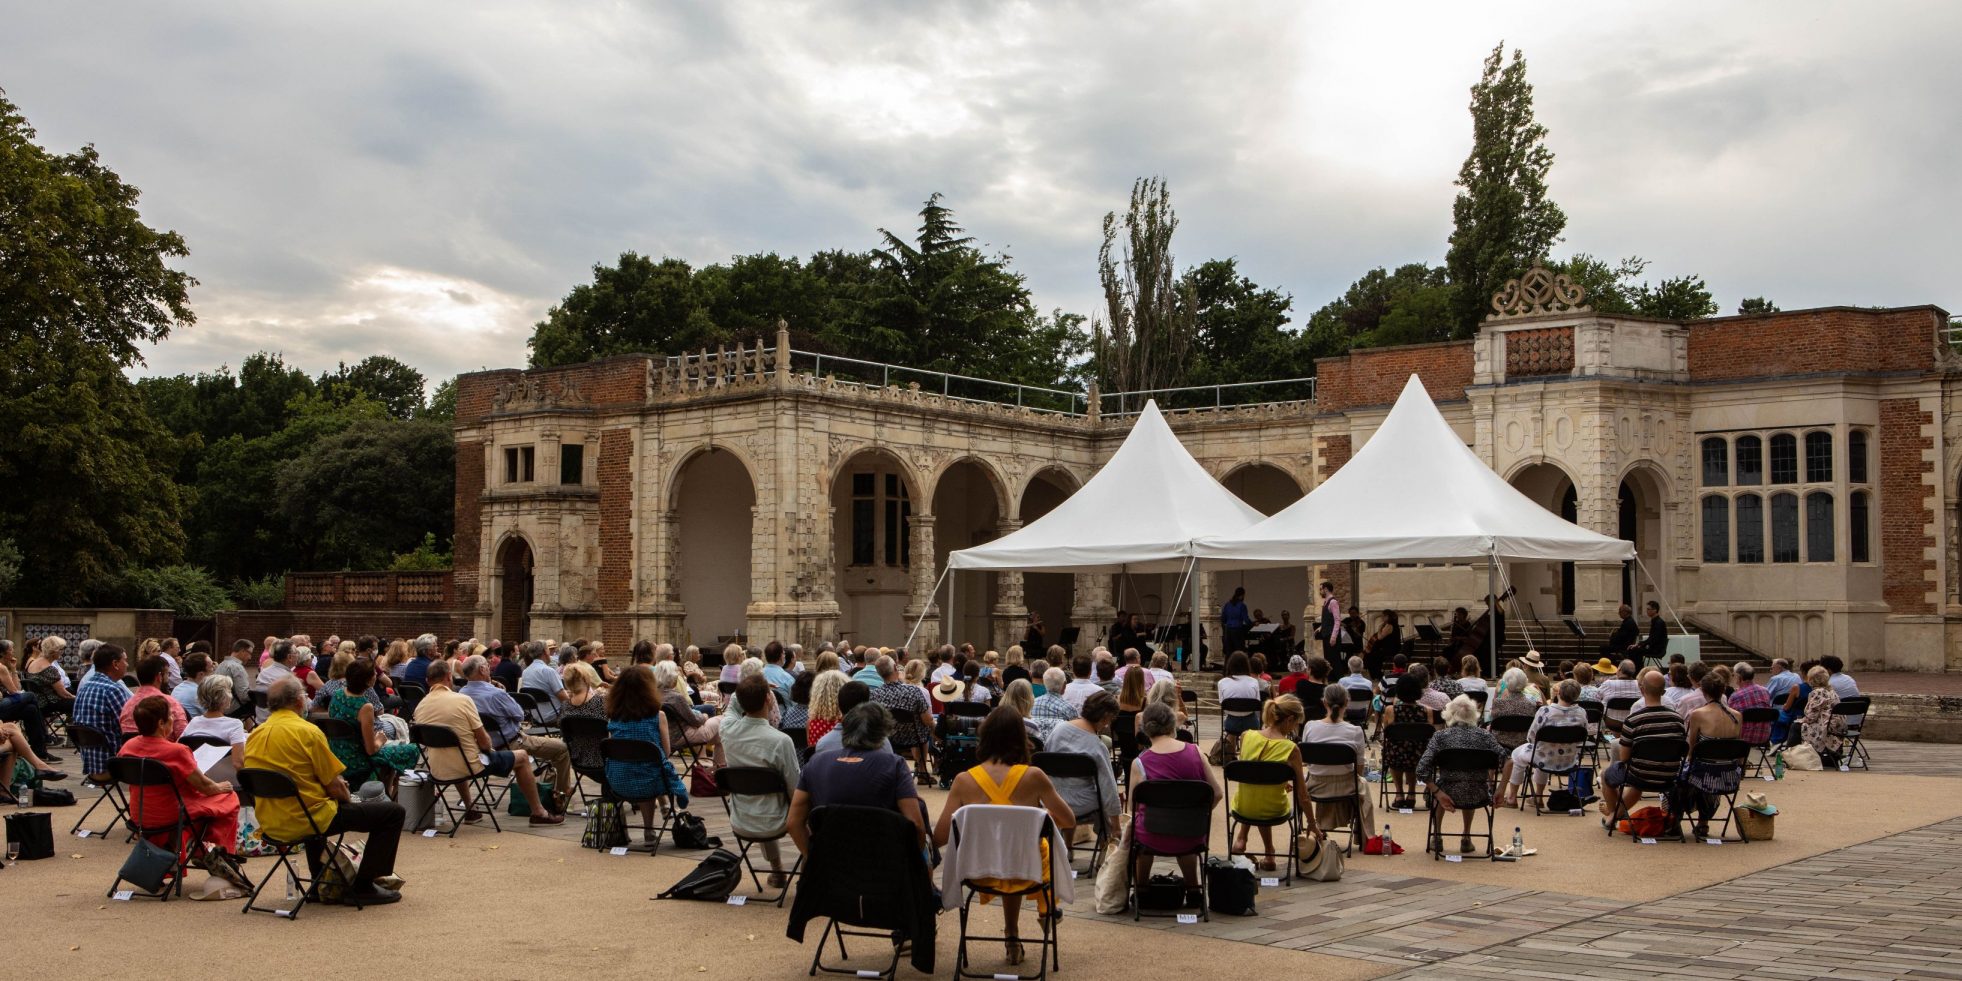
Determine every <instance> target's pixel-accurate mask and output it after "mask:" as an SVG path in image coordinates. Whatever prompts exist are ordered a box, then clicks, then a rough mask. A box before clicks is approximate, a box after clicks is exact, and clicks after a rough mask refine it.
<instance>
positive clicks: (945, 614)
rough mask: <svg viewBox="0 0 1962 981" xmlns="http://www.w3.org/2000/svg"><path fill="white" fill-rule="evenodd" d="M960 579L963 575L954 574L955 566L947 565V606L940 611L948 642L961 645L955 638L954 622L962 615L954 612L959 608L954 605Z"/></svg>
mask: <svg viewBox="0 0 1962 981" xmlns="http://www.w3.org/2000/svg"><path fill="white" fill-rule="evenodd" d="M960 581H961V577H959V576H957V575H954V567H953V566H948V567H947V608H946V609H945V610H942V611H940V622H941V623H942V624H945V625H946V628H947V643H949V644H954V645H955V646H959V644H960V642H959V641H957V640H955V639H954V624H955V623H956V622H957V621H958V620H959V619H960V617H959V616H958V615H957V614H955V613H954V611H955V610H956V609H958V607H956V606H955V605H954V587H955V586H958V585H960Z"/></svg>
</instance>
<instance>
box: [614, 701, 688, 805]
mask: <svg viewBox="0 0 1962 981" xmlns="http://www.w3.org/2000/svg"><path fill="white" fill-rule="evenodd" d="M606 735H607V737H608V738H609V739H638V740H640V741H641V742H645V743H651V744H653V746H654V747H655V748H656V749H657V750H659V752H658V753H656V754H655V759H654V761H653V762H652V763H628V762H624V761H619V760H608V761H606V785H607V787H608V788H609V789H611V790H612V791H613V793H614V794H616V795H618V796H619V797H620V798H622V799H631V800H637V801H640V804H639V808H640V816H641V832H642V839H643V841H645V842H647V843H649V844H652V843H653V842H654V812H655V809H656V808H658V807H659V806H660V801H659V800H658V799H657V798H659V797H662V796H672V797H674V799H675V803H676V805H677V806H679V807H687V806H688V787H687V785H685V784H683V783H682V782H681V778H680V777H679V776H676V775H675V772H674V767H673V766H671V765H669V763H668V753H669V747H671V746H672V745H673V743H671V742H670V741H669V736H668V720H667V717H666V716H665V715H664V714H663V713H662V711H661V692H660V689H659V688H658V687H657V686H656V685H655V684H654V672H653V671H652V670H650V669H649V668H648V667H647V665H645V664H636V665H634V666H632V667H630V668H627V669H626V670H625V671H622V672H620V677H619V680H617V681H615V682H614V683H613V687H611V688H609V689H608V690H607V693H606Z"/></svg>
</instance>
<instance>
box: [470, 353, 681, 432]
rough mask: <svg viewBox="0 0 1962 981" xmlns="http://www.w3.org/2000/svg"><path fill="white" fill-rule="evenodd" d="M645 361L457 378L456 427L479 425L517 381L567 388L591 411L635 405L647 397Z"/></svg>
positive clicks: (621, 359) (632, 357)
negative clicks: (501, 391) (500, 392)
mask: <svg viewBox="0 0 1962 981" xmlns="http://www.w3.org/2000/svg"><path fill="white" fill-rule="evenodd" d="M650 360H651V359H649V358H648V357H647V356H646V355H641V354H623V355H620V356H617V357H611V358H603V359H601V360H599V361H588V362H586V363H584V364H574V365H566V366H565V367H562V368H536V369H532V370H530V371H520V370H518V369H516V368H500V369H498V370H495V371H476V372H471V373H470V374H467V375H459V376H458V377H457V380H456V421H457V425H460V426H470V425H475V424H477V423H478V422H481V421H483V418H484V416H486V415H488V414H489V413H490V411H491V407H492V406H491V403H492V400H493V399H494V398H495V397H496V395H497V392H498V389H500V388H502V387H504V386H505V385H508V384H510V383H512V382H515V381H518V380H519V379H531V380H533V381H536V382H538V383H539V385H540V386H541V387H542V388H543V389H544V390H545V391H547V392H550V393H552V394H553V395H555V396H556V395H559V394H561V393H563V392H565V391H566V390H567V388H568V386H570V387H571V388H574V389H577V390H578V393H579V397H580V399H582V400H583V401H584V403H585V404H589V405H591V406H593V407H595V408H601V409H604V408H612V407H618V406H628V405H639V404H641V403H643V402H644V401H646V397H647V367H648V362H649V361H650Z"/></svg>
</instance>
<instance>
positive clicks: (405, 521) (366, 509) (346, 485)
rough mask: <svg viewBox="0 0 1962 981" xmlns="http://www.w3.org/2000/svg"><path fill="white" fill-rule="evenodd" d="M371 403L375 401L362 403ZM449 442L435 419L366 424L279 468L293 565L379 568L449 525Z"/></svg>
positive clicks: (452, 502)
mask: <svg viewBox="0 0 1962 981" xmlns="http://www.w3.org/2000/svg"><path fill="white" fill-rule="evenodd" d="M367 404H369V405H373V403H367ZM455 457H456V443H455V440H454V438H453V437H452V435H451V433H450V429H449V427H448V426H446V425H444V424H442V423H439V422H433V421H413V422H401V421H393V420H385V419H375V418H369V419H364V420H361V421H358V422H355V423H354V424H353V425H350V426H348V427H346V428H345V429H343V430H341V431H338V432H333V433H331V434H328V435H323V436H321V437H320V438H318V439H315V440H313V441H312V442H311V444H310V445H309V447H308V449H307V450H306V452H305V453H303V454H299V455H296V456H292V457H289V458H287V459H286V460H284V461H283V462H282V463H280V464H279V465H278V479H277V484H276V487H275V489H274V496H275V500H276V503H277V515H278V518H279V519H280V520H281V522H282V523H283V525H284V529H285V532H286V538H287V548H286V552H287V557H288V559H289V565H290V567H291V568H304V569H381V568H387V567H388V566H389V564H390V563H391V562H392V561H393V560H394V558H395V556H396V555H397V554H398V553H400V552H405V551H410V550H413V549H415V548H416V547H417V546H418V544H419V543H421V542H423V541H424V540H425V538H428V539H430V540H431V541H430V544H431V547H432V548H433V547H434V537H435V536H437V535H439V534H440V536H441V538H442V540H444V541H448V540H449V537H450V529H452V528H453V527H455V524H456V513H455V507H456V495H455V486H456V485H455V477H454V474H455Z"/></svg>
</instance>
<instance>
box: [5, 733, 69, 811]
mask: <svg viewBox="0 0 1962 981" xmlns="http://www.w3.org/2000/svg"><path fill="white" fill-rule="evenodd" d="M23 766H25V767H27V768H28V769H29V770H32V771H33V772H32V774H31V776H30V774H28V773H26V772H17V771H20V768H21V767H23ZM36 778H38V779H40V780H43V781H46V782H48V783H53V782H55V781H57V780H66V779H68V774H66V773H63V772H61V771H60V770H56V769H53V768H51V767H49V766H48V761H47V760H44V759H42V758H41V757H40V756H38V755H36V754H35V752H34V747H32V746H30V745H28V743H27V733H26V732H24V731H22V730H21V727H20V726H18V725H15V724H14V723H12V722H0V782H3V783H5V784H6V786H4V787H0V801H5V802H6V803H9V804H17V803H19V801H16V800H15V799H14V794H13V788H14V787H16V786H18V785H20V784H21V783H23V782H26V781H27V780H30V779H36Z"/></svg>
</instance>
